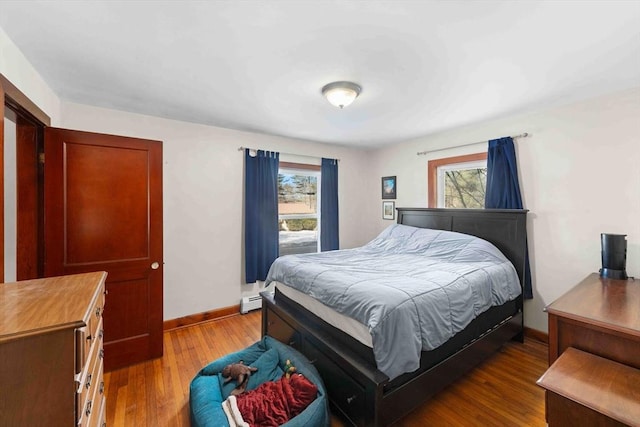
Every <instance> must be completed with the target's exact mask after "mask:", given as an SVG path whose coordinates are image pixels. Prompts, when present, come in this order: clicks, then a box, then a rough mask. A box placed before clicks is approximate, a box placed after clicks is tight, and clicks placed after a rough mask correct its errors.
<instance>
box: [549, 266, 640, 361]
mask: <svg viewBox="0 0 640 427" xmlns="http://www.w3.org/2000/svg"><path fill="white" fill-rule="evenodd" d="M546 311H547V313H548V314H549V366H551V365H552V364H553V362H555V361H556V359H557V358H558V357H559V356H560V355H561V354H562V352H564V351H565V350H566V349H567V348H568V347H574V348H577V349H578V350H582V351H586V352H589V353H592V354H595V355H597V356H600V357H604V358H606V359H611V360H614V361H616V362H619V363H622V364H625V365H629V366H633V367H634V368H637V369H640V280H633V279H628V280H611V279H603V278H601V277H600V276H599V275H598V274H597V273H593V274H590V275H589V276H587V277H586V278H585V279H584V280H583V281H582V282H580V283H579V284H578V285H576V286H575V287H574V288H573V289H571V290H570V291H569V292H567V293H566V294H564V295H563V296H561V297H560V298H558V299H557V300H556V301H554V302H553V303H551V304H550V305H549V306H547V308H546Z"/></svg>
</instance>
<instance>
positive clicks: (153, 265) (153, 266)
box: [151, 261, 160, 270]
mask: <svg viewBox="0 0 640 427" xmlns="http://www.w3.org/2000/svg"><path fill="white" fill-rule="evenodd" d="M159 267H160V264H158V261H154V262H153V264H151V269H152V270H157V269H158V268H159Z"/></svg>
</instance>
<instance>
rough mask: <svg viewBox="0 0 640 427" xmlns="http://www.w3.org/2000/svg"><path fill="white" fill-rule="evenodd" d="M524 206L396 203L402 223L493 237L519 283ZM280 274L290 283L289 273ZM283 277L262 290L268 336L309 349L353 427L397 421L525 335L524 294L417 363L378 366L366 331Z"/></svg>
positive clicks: (485, 313)
mask: <svg viewBox="0 0 640 427" xmlns="http://www.w3.org/2000/svg"><path fill="white" fill-rule="evenodd" d="M526 212H527V211H526V210H467V209H464V210H458V209H424V208H419V209H409V208H399V209H398V224H401V225H405V226H411V227H417V228H426V229H433V230H445V231H453V232H457V233H463V234H465V235H471V236H477V237H480V238H481V239H484V240H486V241H488V242H490V243H492V244H493V245H494V246H495V247H496V248H497V249H499V251H500V252H501V253H502V254H503V255H504V257H506V259H508V261H510V263H511V264H512V266H513V267H512V269H513V270H515V274H516V276H517V277H516V280H517V282H518V286H519V285H520V284H521V283H522V277H523V271H524V263H525V248H526ZM296 268H297V267H296ZM272 270H273V268H272ZM387 273H389V272H387ZM282 277H284V278H285V280H284V282H286V275H285V276H282ZM372 280H374V281H375V278H374V279H372ZM284 282H283V283H282V285H285V286H277V287H276V290H275V293H274V294H270V293H263V294H262V296H263V300H264V304H263V316H262V331H263V334H264V335H270V336H272V337H274V338H276V339H278V340H279V341H281V342H284V343H286V344H288V345H290V346H292V347H294V348H296V349H298V350H299V351H301V352H302V353H303V354H304V355H306V356H307V358H309V359H310V360H311V361H312V362H313V363H314V364H315V366H316V367H317V369H318V371H319V372H320V374H321V376H322V378H323V380H324V382H325V385H326V387H327V391H328V395H329V400H330V403H331V406H332V408H333V409H334V410H337V411H338V412H340V413H341V414H342V415H344V416H345V417H346V418H347V419H348V421H350V422H351V423H352V424H353V425H356V426H384V425H389V424H391V423H393V422H394V421H396V420H398V419H399V418H401V417H402V416H404V415H406V414H407V413H409V412H410V411H412V410H413V409H414V408H415V407H417V406H418V405H420V404H421V403H422V402H424V401H425V400H426V399H428V398H429V397H430V396H432V395H434V394H435V393H437V392H438V391H440V390H441V389H442V388H444V387H446V386H447V385H448V384H450V383H451V382H453V381H455V380H456V379H457V378H459V377H460V376H461V375H463V374H465V373H466V372H468V371H469V370H471V369H472V368H473V367H474V366H475V365H477V364H478V363H479V362H481V361H482V360H484V359H485V358H486V357H488V356H490V355H491V354H493V353H494V352H495V351H497V350H498V349H499V348H500V346H501V345H502V344H504V343H505V342H506V341H508V340H511V339H514V338H515V339H519V340H522V339H523V304H522V295H521V293H519V295H518V296H516V297H515V298H509V299H507V300H506V301H502V303H501V304H499V305H494V306H491V308H488V309H486V310H484V311H482V312H481V313H479V314H478V315H477V317H475V318H474V319H473V320H471V321H469V322H467V323H465V325H463V326H464V327H463V328H462V329H459V330H455V331H454V332H455V333H453V336H452V337H447V338H446V341H445V342H444V343H438V342H436V344H438V345H436V346H435V347H434V348H432V349H425V350H422V351H420V352H419V354H418V359H417V360H416V361H414V360H411V361H410V362H408V364H407V365H406V366H404V368H402V369H400V370H399V371H394V370H393V366H394V365H393V364H391V365H389V364H387V365H383V366H384V369H383V370H381V369H379V362H380V354H379V353H380V352H379V351H378V352H377V353H376V351H374V349H373V348H372V345H371V343H369V342H367V339H366V336H365V337H362V336H358V335H357V334H356V333H354V331H353V330H350V329H349V326H348V324H347V326H344V324H343V323H340V322H336V321H335V318H337V317H339V316H337V315H336V314H335V313H331V312H322V311H318V309H317V308H315V309H314V308H313V307H310V306H309V304H310V302H309V301H308V298H307V299H305V297H304V295H305V292H299V291H298V292H297V293H296V289H293V290H292V288H290V287H289V285H291V284H289V283H284ZM320 305H321V306H322V304H320ZM356 323H358V322H356ZM336 326H339V327H336ZM402 330H403V331H404V330H405V328H402ZM370 332H371V328H370ZM365 335H366V334H365ZM372 335H373V336H374V338H375V334H372ZM398 335H399V336H402V334H398ZM386 337H388V335H387V336H386ZM386 339H388V338H386ZM379 341H384V340H379ZM396 341H398V342H396V343H394V346H405V345H406V346H407V348H406V349H405V350H406V351H405V352H406V353H411V352H413V351H414V347H415V345H414V344H412V342H413V339H404V338H403V339H400V340H398V339H396ZM405 341H406V343H405ZM436 341H438V340H436ZM409 347H411V348H409ZM400 350H401V351H402V349H400ZM395 360H397V359H395ZM402 362H403V363H404V361H402ZM381 366H382V365H381ZM390 366H391V367H390ZM407 367H410V369H407ZM414 368H416V369H414ZM383 371H385V372H386V373H384V372H383ZM405 371H406V372H405Z"/></svg>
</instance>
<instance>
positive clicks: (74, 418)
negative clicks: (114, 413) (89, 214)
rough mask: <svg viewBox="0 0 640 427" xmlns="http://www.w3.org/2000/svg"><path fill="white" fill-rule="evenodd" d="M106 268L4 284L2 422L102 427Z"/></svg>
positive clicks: (0, 295)
mask: <svg viewBox="0 0 640 427" xmlns="http://www.w3.org/2000/svg"><path fill="white" fill-rule="evenodd" d="M106 277H107V273H105V272H96V273H85V274H76V275H71V276H60V277H52V278H46V279H36V280H25V281H22V282H16V283H3V284H0V426H74V425H79V426H83V427H84V426H104V425H106V423H105V404H106V402H105V399H104V382H103V379H102V378H103V357H104V353H103V350H102V337H103V328H102V313H103V310H104V301H105V298H104V292H105V286H104V282H105V279H106Z"/></svg>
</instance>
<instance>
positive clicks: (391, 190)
mask: <svg viewBox="0 0 640 427" xmlns="http://www.w3.org/2000/svg"><path fill="white" fill-rule="evenodd" d="M397 190H398V183H397V182H396V177H395V176H384V177H382V198H383V199H395V198H396V192H397Z"/></svg>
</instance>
